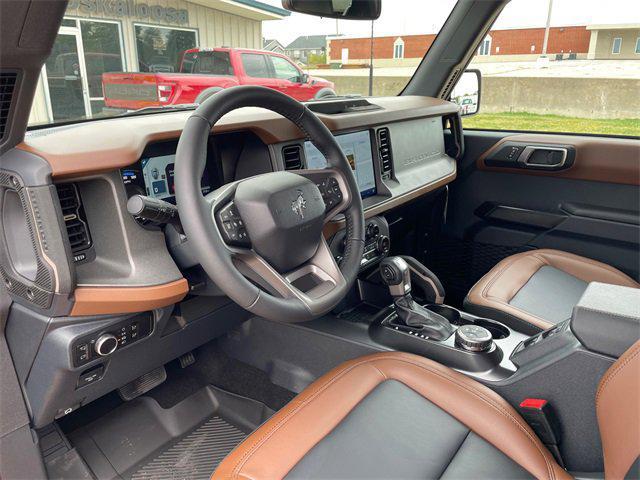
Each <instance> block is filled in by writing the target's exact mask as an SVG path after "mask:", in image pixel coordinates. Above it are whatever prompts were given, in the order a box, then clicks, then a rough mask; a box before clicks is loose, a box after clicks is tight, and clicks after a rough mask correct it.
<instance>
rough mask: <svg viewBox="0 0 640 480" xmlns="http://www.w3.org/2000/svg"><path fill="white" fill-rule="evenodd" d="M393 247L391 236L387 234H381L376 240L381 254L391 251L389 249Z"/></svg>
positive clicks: (377, 248)
mask: <svg viewBox="0 0 640 480" xmlns="http://www.w3.org/2000/svg"><path fill="white" fill-rule="evenodd" d="M390 248H391V241H390V240H389V237H387V236H386V235H380V236H379V237H378V239H377V240H376V250H377V251H378V253H379V254H381V255H384V254H387V253H389V249H390Z"/></svg>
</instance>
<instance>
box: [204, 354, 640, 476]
mask: <svg viewBox="0 0 640 480" xmlns="http://www.w3.org/2000/svg"><path fill="white" fill-rule="evenodd" d="M385 389H386V392H385ZM639 405H640V341H639V342H636V343H635V344H634V345H633V346H632V347H631V348H630V349H629V350H628V351H627V352H626V353H625V354H624V355H623V356H622V357H621V358H620V359H619V360H618V361H617V362H616V363H615V364H614V365H613V366H612V367H611V368H610V369H609V370H608V371H607V373H606V374H605V375H604V377H603V379H602V380H601V383H600V386H599V388H598V391H597V399H596V406H597V414H598V422H599V424H600V430H601V434H602V443H603V446H604V459H605V469H606V478H607V479H617V478H625V476H626V475H628V474H629V473H631V474H632V475H633V474H634V472H635V470H632V469H634V468H635V469H637V462H638V460H637V459H638V455H639V454H640V429H639V427H638V426H639V425H640V414H639V413H638V410H639V408H638V406H639ZM634 462H635V463H634ZM284 477H287V478H539V479H566V478H571V476H570V475H569V474H568V473H567V472H566V471H565V470H563V469H562V468H561V467H560V466H559V465H558V464H557V463H556V461H555V460H554V458H553V456H552V455H551V454H550V453H549V451H548V450H547V449H546V448H545V447H544V445H543V444H542V443H541V442H540V440H539V439H538V438H537V437H536V435H535V434H534V433H533V431H532V430H531V428H530V427H529V426H528V425H527V424H526V423H525V422H524V420H523V419H522V418H521V417H520V415H519V414H518V413H517V412H516V411H515V410H514V409H513V408H512V407H511V406H510V405H509V404H508V403H507V402H506V401H505V400H504V399H502V398H501V397H500V396H499V395H498V394H496V393H495V392H493V391H492V390H490V389H489V388H487V387H485V386H483V385H481V384H479V383H477V382H475V381H474V380H471V379H470V378H468V377H466V376H464V375H462V374H460V373H458V372H455V371H453V370H451V369H449V368H447V367H444V366H443V365H440V364H438V363H435V362H433V361H431V360H427V359H425V358H423V357H418V356H416V355H411V354H407V353H399V352H393V353H381V354H375V355H371V356H367V357H363V358H358V359H356V360H352V361H350V362H347V363H345V364H343V365H341V366H339V367H337V368H336V369H334V370H333V371H331V372H329V373H328V374H326V375H324V376H323V377H322V378H320V379H319V380H317V381H316V382H314V383H313V384H312V385H311V386H309V387H308V388H307V389H306V390H305V391H303V392H302V393H301V394H300V395H298V396H297V397H296V398H295V399H293V400H292V401H291V402H290V403H289V404H288V405H287V406H286V407H284V408H283V409H282V410H280V411H279V412H278V413H276V414H275V415H274V416H273V417H271V419H269V420H268V421H267V422H266V423H264V424H263V425H262V426H261V427H260V428H258V429H257V430H256V431H255V432H253V433H252V434H251V435H250V436H249V437H248V438H247V439H246V440H245V441H244V442H243V443H241V444H240V445H239V446H238V447H237V448H236V449H235V450H234V451H233V452H231V454H229V455H228V456H227V457H226V458H225V459H224V460H223V461H222V463H221V464H220V465H219V466H218V468H217V469H216V471H215V473H214V474H213V476H212V478H214V479H222V478H224V479H236V478H237V479H240V478H242V479H276V478H284ZM628 478H631V477H628ZM633 478H635V477H633Z"/></svg>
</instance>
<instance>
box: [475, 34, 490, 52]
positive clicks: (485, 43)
mask: <svg viewBox="0 0 640 480" xmlns="http://www.w3.org/2000/svg"><path fill="white" fill-rule="evenodd" d="M478 55H491V37H490V36H489V35H487V36H486V38H485V39H484V40H482V42H481V43H480V47H478Z"/></svg>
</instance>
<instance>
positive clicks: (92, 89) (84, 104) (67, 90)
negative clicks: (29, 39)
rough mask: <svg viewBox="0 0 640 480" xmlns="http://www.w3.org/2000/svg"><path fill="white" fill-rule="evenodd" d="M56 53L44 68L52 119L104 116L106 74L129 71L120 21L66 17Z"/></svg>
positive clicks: (57, 39) (55, 47) (56, 45)
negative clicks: (125, 60)
mask: <svg viewBox="0 0 640 480" xmlns="http://www.w3.org/2000/svg"><path fill="white" fill-rule="evenodd" d="M54 52H56V53H55V55H54V54H52V55H51V56H50V57H49V59H48V60H47V63H46V66H45V69H44V71H43V80H44V82H45V83H46V87H45V88H46V96H47V97H48V116H49V118H51V119H52V120H54V121H55V120H66V119H68V118H69V117H73V116H80V117H82V118H90V117H92V116H95V115H100V114H101V113H102V110H103V108H104V98H103V96H102V95H103V94H102V74H103V73H108V72H122V71H124V70H125V62H124V49H123V45H122V32H121V25H120V22H116V21H107V20H84V19H76V18H65V19H63V22H62V26H61V28H60V31H59V32H58V37H56V43H55V45H54Z"/></svg>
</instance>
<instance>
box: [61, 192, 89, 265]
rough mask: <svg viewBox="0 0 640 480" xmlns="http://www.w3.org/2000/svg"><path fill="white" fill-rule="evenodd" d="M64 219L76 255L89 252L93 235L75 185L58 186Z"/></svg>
mask: <svg viewBox="0 0 640 480" xmlns="http://www.w3.org/2000/svg"><path fill="white" fill-rule="evenodd" d="M56 189H57V190H58V198H59V199H60V207H61V208H62V217H63V218H64V224H65V226H66V227H67V236H68V237H69V244H70V245H71V251H72V252H73V254H74V255H76V254H78V253H80V252H82V251H84V250H87V249H88V248H89V247H90V246H91V235H90V234H89V227H88V226H87V220H86V218H85V215H84V209H83V208H82V201H81V200H80V194H79V193H78V187H77V186H76V185H75V183H62V184H58V185H56Z"/></svg>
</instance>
